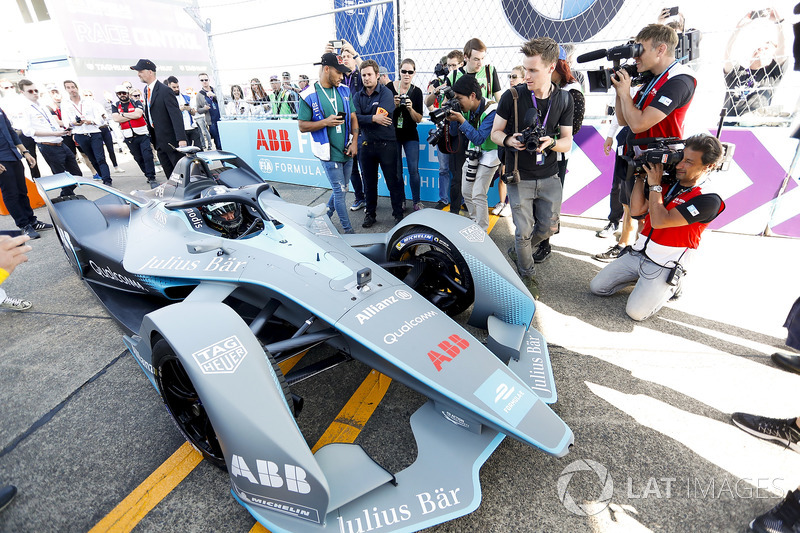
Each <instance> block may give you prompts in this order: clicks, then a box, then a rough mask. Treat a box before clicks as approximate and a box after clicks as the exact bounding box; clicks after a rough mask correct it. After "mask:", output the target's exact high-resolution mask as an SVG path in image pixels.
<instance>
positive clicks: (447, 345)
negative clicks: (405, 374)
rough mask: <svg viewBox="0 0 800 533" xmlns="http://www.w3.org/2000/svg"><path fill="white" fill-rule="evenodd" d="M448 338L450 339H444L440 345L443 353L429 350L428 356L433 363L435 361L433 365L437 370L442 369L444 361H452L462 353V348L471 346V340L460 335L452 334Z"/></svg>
mask: <svg viewBox="0 0 800 533" xmlns="http://www.w3.org/2000/svg"><path fill="white" fill-rule="evenodd" d="M447 339H448V340H446V341H442V342H440V343H439V345H438V346H439V349H440V350H442V351H443V352H444V353H443V354H441V353H439V352H436V351H433V350H431V351H430V352H428V357H429V358H430V360H431V363H433V366H435V367H436V371H437V372H441V371H442V363H447V362H449V361H452V360H453V359H455V358H456V356H457V355H458V354H460V353H461V350H466V349H467V348H469V342H467V341H466V340H464V339H462V338H461V337H459V336H458V335H450V336H449V337H447Z"/></svg>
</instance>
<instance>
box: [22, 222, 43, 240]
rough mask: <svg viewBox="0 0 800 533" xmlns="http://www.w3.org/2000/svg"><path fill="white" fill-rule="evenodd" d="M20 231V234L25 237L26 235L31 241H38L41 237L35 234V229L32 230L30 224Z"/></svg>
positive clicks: (37, 233)
mask: <svg viewBox="0 0 800 533" xmlns="http://www.w3.org/2000/svg"><path fill="white" fill-rule="evenodd" d="M20 229H21V230H22V233H24V234H25V235H27V236H28V237H30V238H31V239H38V238H39V237H41V235H39V232H37V231H36V230H35V229H33V226H32V225H31V224H28V225H27V226H25V227H24V228H20Z"/></svg>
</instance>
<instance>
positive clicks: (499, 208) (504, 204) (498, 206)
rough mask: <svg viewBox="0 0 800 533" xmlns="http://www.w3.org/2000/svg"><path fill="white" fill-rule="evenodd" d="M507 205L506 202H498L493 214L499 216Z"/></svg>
mask: <svg viewBox="0 0 800 533" xmlns="http://www.w3.org/2000/svg"><path fill="white" fill-rule="evenodd" d="M505 206H506V203H505V202H497V204H496V205H495V206H494V207H493V208H492V214H493V215H495V216H497V215H499V214H500V211H502V210H503V208H504V207H505Z"/></svg>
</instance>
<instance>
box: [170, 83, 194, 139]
mask: <svg viewBox="0 0 800 533" xmlns="http://www.w3.org/2000/svg"><path fill="white" fill-rule="evenodd" d="M171 90H172V89H170V91H171ZM175 99H176V100H177V101H178V107H182V106H185V105H190V106H191V105H192V104H191V101H192V99H191V98H189V103H188V104H187V103H186V99H185V98H184V97H183V95H182V94H176V95H175ZM181 116H182V117H183V129H184V130H187V131H188V130H193V129H195V128H196V127H197V124H195V123H194V120H193V117H192V114H191V113H189V112H188V111H181Z"/></svg>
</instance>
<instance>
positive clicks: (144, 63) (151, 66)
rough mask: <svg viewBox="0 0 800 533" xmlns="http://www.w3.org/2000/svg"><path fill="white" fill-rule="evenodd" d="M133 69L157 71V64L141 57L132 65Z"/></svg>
mask: <svg viewBox="0 0 800 533" xmlns="http://www.w3.org/2000/svg"><path fill="white" fill-rule="evenodd" d="M131 70H152V71H153V72H155V71H156V64H155V63H153V62H152V61H150V60H149V59H140V60H139V61H138V63H136V64H135V65H133V66H132V67H131Z"/></svg>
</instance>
